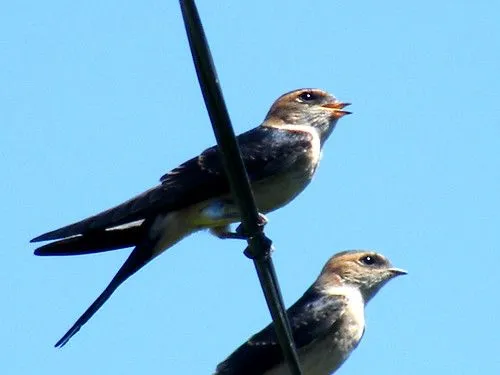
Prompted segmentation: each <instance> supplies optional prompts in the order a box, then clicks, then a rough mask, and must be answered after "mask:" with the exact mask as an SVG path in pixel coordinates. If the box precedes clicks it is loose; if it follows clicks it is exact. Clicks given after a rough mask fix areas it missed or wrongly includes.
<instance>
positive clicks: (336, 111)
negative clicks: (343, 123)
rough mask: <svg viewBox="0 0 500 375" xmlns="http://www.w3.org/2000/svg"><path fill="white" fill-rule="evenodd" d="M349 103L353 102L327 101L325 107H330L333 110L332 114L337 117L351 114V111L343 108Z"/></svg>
mask: <svg viewBox="0 0 500 375" xmlns="http://www.w3.org/2000/svg"><path fill="white" fill-rule="evenodd" d="M348 105H351V103H342V102H340V101H339V102H334V103H327V104H323V105H322V107H323V108H328V109H330V110H332V114H333V116H334V117H336V118H341V117H343V116H345V115H350V114H351V113H352V112H349V111H343V110H342V109H343V108H345V107H347V106H348Z"/></svg>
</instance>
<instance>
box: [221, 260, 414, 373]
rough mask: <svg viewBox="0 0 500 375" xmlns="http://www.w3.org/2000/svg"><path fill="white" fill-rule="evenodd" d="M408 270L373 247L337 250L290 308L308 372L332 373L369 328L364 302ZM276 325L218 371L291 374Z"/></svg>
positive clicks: (252, 338) (237, 352)
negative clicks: (366, 326)
mask: <svg viewBox="0 0 500 375" xmlns="http://www.w3.org/2000/svg"><path fill="white" fill-rule="evenodd" d="M404 274H406V271H404V270H402V269H399V268H394V267H393V266H392V265H391V263H390V262H389V260H388V259H387V258H385V257H384V256H383V255H381V254H377V253H376V252H373V251H345V252H341V253H338V254H336V255H334V256H333V257H332V258H330V260H328V262H327V263H326V265H325V266H324V267H323V270H322V271H321V273H320V275H319V277H318V278H317V279H316V281H315V282H314V283H313V285H312V286H311V287H310V288H309V289H307V291H306V292H305V293H304V295H303V296H302V297H301V298H300V299H299V300H298V301H297V302H295V304H293V305H292V306H291V307H290V308H289V309H288V310H287V314H288V318H289V320H290V325H291V328H292V335H293V338H294V341H295V345H296V348H297V353H298V355H299V361H300V364H301V368H302V373H303V374H304V375H305V374H307V375H329V374H332V373H333V372H334V371H336V370H337V369H338V368H339V367H340V366H341V365H342V363H344V361H345V360H346V359H347V358H348V357H349V355H350V354H351V352H352V351H353V350H354V349H355V348H356V347H357V346H358V344H359V342H360V340H361V338H362V336H363V333H364V331H365V305H366V303H367V302H368V301H369V300H370V299H371V298H372V297H373V296H374V295H375V294H376V293H377V292H378V291H379V290H380V288H382V286H384V284H385V283H387V282H388V281H389V280H391V279H393V278H394V277H396V276H399V275H404ZM289 374H290V371H289V369H288V366H287V364H286V363H285V362H284V359H283V354H282V352H281V348H280V346H279V344H278V341H277V338H276V333H275V330H274V326H273V325H272V324H270V325H268V326H267V327H266V328H264V329H263V330H262V331H260V332H259V333H257V334H255V335H254V336H252V337H251V338H250V339H249V340H248V341H247V342H246V343H244V344H243V345H242V346H240V347H239V348H238V349H236V351H235V352H234V353H233V354H231V355H230V356H229V357H228V358H227V359H226V360H225V361H224V362H222V363H221V364H219V365H218V366H217V370H216V372H215V375H289Z"/></svg>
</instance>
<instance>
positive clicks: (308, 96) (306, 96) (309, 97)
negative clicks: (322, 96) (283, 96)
mask: <svg viewBox="0 0 500 375" xmlns="http://www.w3.org/2000/svg"><path fill="white" fill-rule="evenodd" d="M317 99H318V95H317V94H315V93H313V92H312V91H306V92H303V93H302V94H300V95H299V100H300V101H301V102H312V101H313V100H317Z"/></svg>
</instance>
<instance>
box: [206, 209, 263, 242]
mask: <svg viewBox="0 0 500 375" xmlns="http://www.w3.org/2000/svg"><path fill="white" fill-rule="evenodd" d="M267 221H268V220H267V218H266V217H265V216H264V215H263V214H261V213H259V221H258V223H257V224H258V226H259V228H261V229H262V228H264V226H265V225H266V224H267ZM210 232H211V233H212V234H213V235H215V236H217V237H218V238H221V239H236V240H248V239H249V237H250V235H249V234H248V233H245V229H244V228H243V224H240V225H238V227H237V228H236V230H235V231H234V232H232V231H231V230H230V226H229V225H226V226H224V227H215V228H211V229H210Z"/></svg>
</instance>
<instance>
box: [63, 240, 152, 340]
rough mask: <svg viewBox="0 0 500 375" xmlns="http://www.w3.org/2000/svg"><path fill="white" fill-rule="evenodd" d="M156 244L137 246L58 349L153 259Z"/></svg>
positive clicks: (69, 331)
mask: <svg viewBox="0 0 500 375" xmlns="http://www.w3.org/2000/svg"><path fill="white" fill-rule="evenodd" d="M154 246H155V243H154V242H152V241H146V242H145V243H144V244H142V245H140V246H137V247H136V248H135V249H134V250H133V251H132V253H131V254H130V255H129V257H128V258H127V260H126V261H125V263H124V264H123V265H122V266H121V268H120V269H119V270H118V272H117V274H116V275H115V277H113V279H112V280H111V282H110V283H109V284H108V286H107V287H106V289H104V291H103V292H102V293H101V295H100V296H99V297H97V299H96V300H95V301H94V302H93V303H92V305H90V307H89V308H88V309H87V310H86V311H85V312H84V313H83V314H82V315H81V316H80V317H79V318H78V320H77V321H76V322H75V324H73V326H72V327H71V328H70V329H69V330H68V332H66V333H65V334H64V336H63V337H61V339H60V340H59V341H58V342H57V343H56V344H55V347H56V348H61V347H63V346H64V345H66V343H67V342H68V341H69V340H70V339H71V338H72V337H73V336H74V335H75V334H76V333H77V332H78V331H79V330H80V328H81V327H82V326H83V325H84V324H85V323H87V322H88V321H89V319H90V318H92V316H93V315H94V314H95V313H96V312H97V310H99V309H100V308H101V306H102V305H104V303H105V302H106V301H107V300H108V299H109V297H111V295H112V294H113V293H114V291H115V290H116V289H117V288H118V287H119V286H120V285H121V284H122V283H123V282H124V281H125V280H127V279H128V278H129V277H130V276H131V275H133V274H134V273H136V272H137V271H138V270H139V269H141V268H142V267H143V266H144V265H145V264H146V263H148V262H149V261H150V260H151V259H152V258H153V257H154V254H153V249H154Z"/></svg>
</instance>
